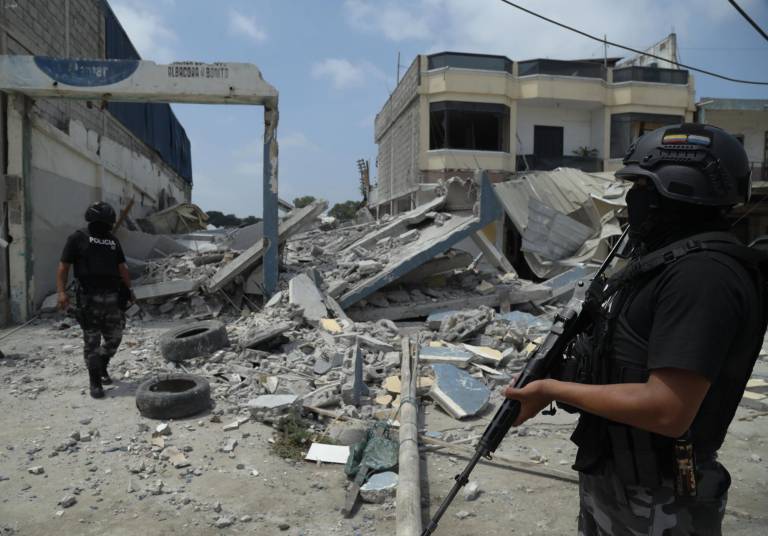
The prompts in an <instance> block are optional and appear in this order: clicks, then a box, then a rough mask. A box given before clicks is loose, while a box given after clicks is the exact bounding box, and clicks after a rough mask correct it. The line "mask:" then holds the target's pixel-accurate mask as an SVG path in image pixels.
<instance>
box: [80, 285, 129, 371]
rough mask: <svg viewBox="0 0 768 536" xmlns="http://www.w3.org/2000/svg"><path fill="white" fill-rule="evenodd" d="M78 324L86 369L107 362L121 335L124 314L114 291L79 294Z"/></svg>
mask: <svg viewBox="0 0 768 536" xmlns="http://www.w3.org/2000/svg"><path fill="white" fill-rule="evenodd" d="M81 300H82V301H81V304H80V327H82V328H83V357H84V358H85V366H86V367H88V368H89V369H101V367H102V366H103V365H106V364H108V363H109V360H110V359H112V356H114V355H115V353H116V352H117V348H118V346H120V341H121V340H122V339H123V328H124V327H125V315H124V314H123V311H122V310H121V309H120V306H119V305H118V295H117V294H90V295H87V296H83V297H82V298H81Z"/></svg>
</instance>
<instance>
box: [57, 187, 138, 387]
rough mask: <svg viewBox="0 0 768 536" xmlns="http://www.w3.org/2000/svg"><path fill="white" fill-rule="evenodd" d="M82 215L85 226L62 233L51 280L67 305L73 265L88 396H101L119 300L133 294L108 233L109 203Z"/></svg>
mask: <svg viewBox="0 0 768 536" xmlns="http://www.w3.org/2000/svg"><path fill="white" fill-rule="evenodd" d="M85 220H86V222H88V226H87V228H86V229H81V230H78V231H75V232H74V233H72V234H71V235H70V236H69V238H68V239H67V242H66V245H65V246H64V251H63V252H62V254H61V260H60V262H59V267H58V271H57V274H56V286H57V290H58V304H59V308H60V309H62V310H67V308H68V307H69V305H70V303H69V297H68V295H67V292H66V285H67V278H68V276H69V268H70V266H72V265H74V267H75V279H76V280H77V287H78V288H77V310H78V315H77V316H78V321H79V322H80V327H82V329H83V355H84V357H85V365H86V367H87V368H88V376H89V378H90V393H91V396H92V397H93V398H102V397H104V389H103V387H102V384H104V385H109V384H111V383H112V379H111V378H110V377H109V373H108V372H107V366H108V365H109V361H110V359H112V357H113V356H114V355H115V353H116V352H117V348H118V346H120V341H121V340H122V338H123V328H124V327H125V314H124V312H123V310H124V306H125V305H126V304H127V302H128V301H133V300H134V297H133V292H132V291H131V290H130V288H131V276H130V275H129V273H128V267H127V266H126V264H125V256H124V255H123V250H122V247H121V246H120V242H119V241H118V240H117V238H116V237H115V236H114V235H113V234H112V227H113V226H114V224H115V210H114V209H113V208H112V207H111V206H110V205H109V204H108V203H103V202H98V203H94V204H92V205H91V206H90V207H88V210H86V212H85Z"/></svg>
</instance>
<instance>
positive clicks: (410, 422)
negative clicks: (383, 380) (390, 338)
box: [395, 337, 421, 536]
mask: <svg viewBox="0 0 768 536" xmlns="http://www.w3.org/2000/svg"><path fill="white" fill-rule="evenodd" d="M417 351H418V349H417V348H416V347H415V345H412V344H411V340H410V339H409V338H408V337H403V341H402V359H401V362H400V384H401V386H402V387H401V389H402V391H401V393H400V400H401V402H400V459H399V469H398V472H399V475H398V478H399V480H398V485H397V499H396V503H395V504H396V507H397V531H396V534H397V536H419V535H420V534H421V485H420V481H419V479H420V475H421V471H420V469H419V427H418V420H419V403H418V400H417V399H416V378H417V377H418V374H417V373H416V370H415V368H416V367H415V363H416V360H415V359H413V358H412V356H413V353H414V352H417Z"/></svg>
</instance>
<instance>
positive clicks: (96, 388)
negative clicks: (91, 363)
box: [88, 369, 104, 398]
mask: <svg viewBox="0 0 768 536" xmlns="http://www.w3.org/2000/svg"><path fill="white" fill-rule="evenodd" d="M88 378H89V380H90V384H91V385H90V386H91V398H104V389H103V388H102V387H101V376H100V371H99V369H88Z"/></svg>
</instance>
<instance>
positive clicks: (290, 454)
mask: <svg viewBox="0 0 768 536" xmlns="http://www.w3.org/2000/svg"><path fill="white" fill-rule="evenodd" d="M309 425H310V424H309V422H307V421H306V420H305V419H302V418H301V415H299V412H298V411H296V410H292V411H291V412H290V413H289V414H288V415H286V416H285V417H283V418H282V419H281V420H280V421H279V422H277V423H275V429H276V432H275V436H274V439H275V442H274V443H272V445H271V448H272V452H273V453H274V454H276V455H278V456H280V457H281V458H288V459H291V460H303V459H304V455H305V453H306V452H307V450H309V447H310V445H312V442H313V441H319V442H321V443H326V444H333V443H334V441H332V440H331V439H330V438H329V437H325V436H321V437H315V435H316V434H313V433H312V432H311V431H310V430H309Z"/></svg>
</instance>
